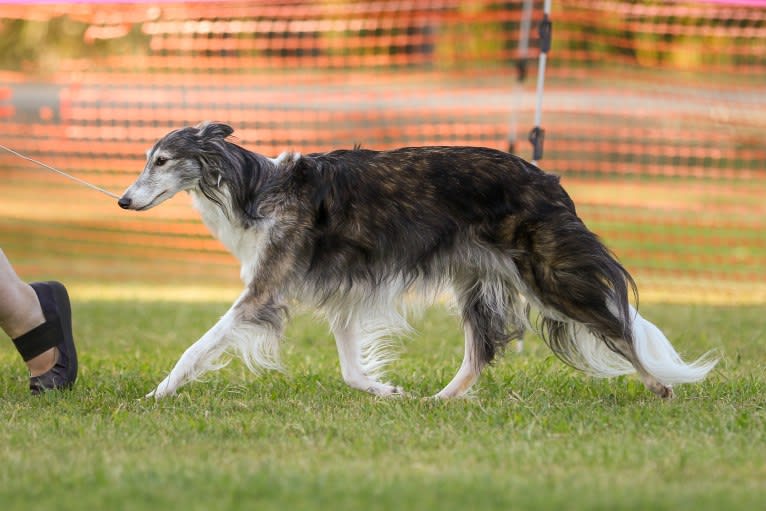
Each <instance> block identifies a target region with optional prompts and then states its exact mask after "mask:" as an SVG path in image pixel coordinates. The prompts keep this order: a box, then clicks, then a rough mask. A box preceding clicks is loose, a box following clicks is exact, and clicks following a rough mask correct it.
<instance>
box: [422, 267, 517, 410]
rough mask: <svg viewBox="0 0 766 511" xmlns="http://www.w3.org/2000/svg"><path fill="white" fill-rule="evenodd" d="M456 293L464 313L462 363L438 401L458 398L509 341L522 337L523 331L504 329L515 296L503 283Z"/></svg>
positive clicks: (476, 284)
mask: <svg viewBox="0 0 766 511" xmlns="http://www.w3.org/2000/svg"><path fill="white" fill-rule="evenodd" d="M456 287H458V286H456ZM456 291H457V293H458V300H459V302H460V305H461V307H462V310H463V312H462V314H463V329H464V331H465V349H464V354H463V362H462V364H461V365H460V369H458V372H457V374H455V376H454V378H452V381H450V382H449V383H448V384H447V386H446V387H444V388H443V389H442V390H441V391H440V392H439V393H438V394H436V397H437V398H452V397H460V396H462V395H464V394H465V393H466V392H468V390H469V389H470V388H471V386H473V384H474V383H475V382H476V380H477V379H478V378H479V374H480V373H481V371H482V369H483V368H484V366H486V365H487V364H489V363H490V362H492V360H493V359H494V358H495V356H496V355H497V354H498V353H499V352H501V351H502V350H503V348H504V347H505V345H506V344H507V343H508V341H509V340H510V338H511V337H512V336H519V338H520V335H521V334H522V333H523V328H519V331H518V332H514V333H510V332H508V329H507V322H508V317H507V314H508V313H509V312H510V309H514V307H511V305H512V302H513V300H515V299H516V298H515V297H516V296H517V294H516V293H515V292H509V288H508V286H506V285H504V284H503V283H487V282H481V281H472V282H469V283H467V285H464V286H460V288H458V289H456ZM514 322H516V318H514Z"/></svg>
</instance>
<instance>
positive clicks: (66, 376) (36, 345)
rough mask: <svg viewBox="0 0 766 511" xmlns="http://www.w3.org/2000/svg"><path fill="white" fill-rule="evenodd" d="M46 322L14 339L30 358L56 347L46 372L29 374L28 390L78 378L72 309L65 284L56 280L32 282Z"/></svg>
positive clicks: (65, 385) (58, 386)
mask: <svg viewBox="0 0 766 511" xmlns="http://www.w3.org/2000/svg"><path fill="white" fill-rule="evenodd" d="M30 285H31V286H32V289H34V290H35V293H36V294H37V299H38V300H39V301H40V307H41V308H42V310H43V315H44V316H45V323H43V324H42V325H39V326H37V327H35V328H33V329H32V330H30V331H29V332H27V333H25V334H24V335H22V336H21V337H18V338H16V339H14V340H13V342H14V344H16V349H17V350H18V351H19V353H21V356H22V358H23V359H24V360H25V361H27V360H30V359H32V358H34V357H36V356H38V355H40V354H42V353H44V352H46V351H48V350H49V349H51V348H57V351H58V353H57V357H56V363H55V364H54V365H53V367H52V368H51V369H50V370H49V371H48V372H46V373H43V374H41V375H39V376H32V377H30V378H29V390H31V391H32V394H35V395H36V394H40V393H42V392H45V391H46V390H53V389H66V388H70V387H71V386H72V385H74V382H75V380H76V379H77V351H76V350H75V347H74V338H73V337H72V310H71V306H70V304H69V295H68V294H67V292H66V288H65V287H64V286H63V285H62V284H61V283H59V282H33V283H32V284H30Z"/></svg>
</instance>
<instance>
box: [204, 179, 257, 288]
mask: <svg viewBox="0 0 766 511" xmlns="http://www.w3.org/2000/svg"><path fill="white" fill-rule="evenodd" d="M190 193H191V197H192V204H193V205H194V207H195V208H196V209H197V211H199V212H200V216H201V217H202V222H203V223H204V224H205V226H206V227H207V228H208V229H209V230H210V232H211V233H212V234H213V236H215V237H216V238H217V239H218V240H220V241H221V243H223V245H224V246H225V247H226V248H227V249H228V250H229V252H231V253H232V254H233V255H234V257H236V258H237V259H238V260H239V262H240V265H241V268H240V278H241V279H242V281H243V282H244V283H245V284H248V283H250V281H251V280H252V279H253V276H255V273H256V272H257V271H258V266H259V264H260V260H261V256H262V254H263V248H264V247H265V245H266V242H267V239H268V227H261V228H256V227H251V228H248V229H245V228H243V227H242V226H241V225H240V224H239V223H238V222H237V217H236V215H234V214H230V215H229V216H226V214H225V213H224V211H223V210H222V209H221V207H220V206H219V205H218V204H215V203H213V202H211V201H210V200H209V199H208V198H207V197H205V196H204V195H203V194H202V193H200V192H197V191H196V190H194V191H192V192H190ZM224 194H225V198H224V201H223V203H224V206H225V207H228V204H229V203H228V193H226V192H225V191H224Z"/></svg>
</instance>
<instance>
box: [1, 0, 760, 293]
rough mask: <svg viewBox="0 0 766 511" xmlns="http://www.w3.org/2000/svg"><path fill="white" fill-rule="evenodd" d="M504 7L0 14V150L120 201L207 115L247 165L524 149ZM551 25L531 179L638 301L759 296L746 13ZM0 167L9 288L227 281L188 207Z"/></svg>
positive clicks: (511, 13)
mask: <svg viewBox="0 0 766 511" xmlns="http://www.w3.org/2000/svg"><path fill="white" fill-rule="evenodd" d="M524 3H525V0H512V1H489V0H484V1H458V0H425V1H422V2H401V1H388V0H379V1H371V2H362V1H341V0H333V1H328V2H311V1H298V0H267V1H260V2H193V3H168V2H157V3H143V2H142V3H116V4H104V3H92V4H88V3H84V4H83V3H77V4H66V5H64V4H62V5H56V4H41V5H34V4H33V5H15V4H6V5H2V4H0V41H2V42H0V140H1V141H2V143H3V144H5V145H8V146H10V147H12V148H14V149H16V150H17V151H21V152H23V153H25V154H28V155H30V156H32V157H35V158H37V159H40V160H42V161H45V162H46V163H49V164H51V165H54V166H56V167H58V168H61V169H62V170H65V171H67V172H70V173H73V174H75V175H77V176H79V177H81V178H84V179H87V180H89V181H91V182H93V183H95V184H97V185H99V186H102V187H106V188H108V189H111V190H113V191H115V192H118V193H119V192H120V191H121V190H123V189H124V188H125V187H127V186H128V185H129V184H130V183H131V182H132V180H133V179H134V178H135V176H136V175H137V174H138V172H140V170H141V169H142V168H143V160H144V154H145V151H146V149H148V148H149V147H150V146H151V145H152V143H153V142H154V141H155V140H156V139H157V138H158V137H160V136H161V135H163V134H164V133H166V132H167V131H169V130H171V129H174V128H177V127H180V126H184V125H190V124H196V123H198V122H199V121H201V120H205V119H210V120H219V121H225V122H229V123H231V124H232V125H234V126H235V128H236V133H235V134H236V136H237V137H238V138H239V141H240V143H242V144H243V145H245V146H246V147H248V148H250V149H252V150H255V151H258V152H262V153H264V154H267V155H276V154H278V153H280V152H282V151H283V150H286V149H293V150H298V151H301V152H312V151H326V150H331V149H335V148H347V147H351V146H352V145H354V144H355V143H361V144H362V145H363V146H365V147H369V148H376V149H382V148H391V147H397V146H403V145H426V144H447V145H458V144H459V145H482V146H489V147H494V148H498V149H502V150H507V149H508V148H509V145H512V146H513V148H514V150H515V152H517V153H519V154H520V155H521V156H524V157H526V158H530V157H531V146H530V145H529V143H528V142H527V141H526V133H527V132H528V131H529V129H530V128H531V127H532V118H533V109H534V104H535V96H534V91H535V83H534V78H535V75H536V62H537V56H538V50H537V48H538V43H537V40H536V39H537V31H536V29H535V27H536V26H537V23H538V22H539V21H540V19H541V17H542V12H541V11H542V2H541V1H534V2H531V7H532V9H531V24H532V27H533V29H532V31H531V35H530V40H529V51H528V53H527V54H526V55H524V54H523V52H522V50H520V44H519V43H520V38H521V37H522V34H523V30H522V26H523V22H524V19H525V9H524ZM552 21H553V47H552V50H551V52H550V54H549V59H548V67H547V74H546V85H545V95H544V99H543V123H542V124H543V127H544V128H545V129H546V138H545V153H544V157H543V159H542V160H541V161H540V162H539V164H540V166H541V167H542V168H544V169H545V170H548V171H551V172H555V173H558V174H560V175H562V176H563V183H564V185H565V186H566V187H567V189H568V190H569V191H570V193H571V194H572V196H573V198H574V199H575V202H576V203H577V204H578V211H579V212H580V214H581V216H582V217H583V218H584V219H585V221H586V222H587V223H588V224H589V225H590V226H591V227H592V228H593V230H595V231H596V232H598V233H599V234H600V235H602V237H604V238H605V240H606V241H607V242H608V244H609V245H610V246H611V247H612V248H613V249H614V251H615V252H616V253H617V255H618V257H620V259H621V260H622V261H623V262H624V263H625V264H626V265H627V266H628V268H629V269H630V270H631V271H632V272H633V273H634V274H635V276H636V278H637V280H638V282H639V285H640V287H642V288H643V289H648V290H649V292H650V293H651V292H655V291H657V290H663V289H664V290H667V291H671V292H674V291H676V290H678V289H682V288H683V289H686V290H687V291H688V292H687V293H686V294H685V296H690V295H689V293H691V295H694V294H695V293H699V294H702V295H706V294H709V293H717V294H718V295H719V296H726V297H728V298H731V299H732V300H745V299H747V300H766V235H764V228H765V227H766V206H764V200H763V197H764V196H765V195H766V144H764V135H763V134H764V132H766V1H761V0H739V2H737V1H736V0H735V1H732V2H728V1H723V0H718V1H710V2H675V1H656V0H645V1H631V2H628V1H620V0H561V1H554V4H553V13H552ZM520 69H526V71H527V72H526V73H525V75H526V78H523V76H524V74H522V75H520ZM520 78H522V79H520ZM517 138H518V140H516V139H517ZM0 172H2V180H1V181H0V247H2V248H3V250H4V251H5V252H6V253H7V254H8V255H9V256H10V257H11V258H12V260H13V262H14V263H15V264H16V265H17V267H18V269H19V271H20V272H21V273H22V274H25V275H33V276H51V277H57V278H70V279H74V280H82V281H97V282H108V281H113V282H124V281H126V280H129V281H139V282H140V281H145V282H168V283H171V282H179V281H184V280H189V279H194V282H215V283H222V282H224V283H232V284H233V283H236V276H237V273H238V272H237V271H236V267H237V264H236V261H234V259H233V257H232V256H230V255H229V254H227V253H226V251H225V250H224V249H223V247H222V246H221V245H220V244H219V243H218V242H217V241H215V240H212V239H211V238H210V236H209V234H208V233H207V231H206V230H205V229H204V227H202V226H201V224H200V222H199V220H198V219H197V217H196V215H195V213H194V212H193V211H192V210H191V208H190V207H189V204H188V199H187V198H186V197H178V198H176V199H173V200H172V201H170V202H168V203H166V204H164V205H163V206H162V207H160V208H158V209H157V210H152V211H149V212H146V213H142V214H137V213H128V212H124V211H122V210H120V209H119V208H118V207H117V206H116V204H115V203H114V201H112V200H110V199H107V198H106V197H104V196H100V195H98V194H96V193H95V192H93V191H91V190H88V189H86V188H82V187H79V186H78V185H76V184H74V183H70V182H68V181H65V180H64V179H63V178H61V177H60V176H57V175H55V174H51V173H49V172H47V171H44V170H41V169H37V168H34V167H32V166H31V165H30V164H29V163H27V162H24V161H22V160H19V159H15V158H14V157H12V156H10V155H6V154H0ZM663 297H665V298H670V297H671V296H670V295H667V294H666V295H663Z"/></svg>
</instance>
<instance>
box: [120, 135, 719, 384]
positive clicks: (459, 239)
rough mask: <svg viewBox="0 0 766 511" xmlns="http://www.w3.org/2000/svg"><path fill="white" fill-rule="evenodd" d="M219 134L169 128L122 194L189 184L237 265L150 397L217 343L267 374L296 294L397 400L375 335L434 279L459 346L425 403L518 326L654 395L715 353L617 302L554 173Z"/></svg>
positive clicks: (132, 203)
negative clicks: (685, 348)
mask: <svg viewBox="0 0 766 511" xmlns="http://www.w3.org/2000/svg"><path fill="white" fill-rule="evenodd" d="M233 131H234V130H233V129H232V128H231V126H229V125H227V124H222V123H215V122H203V123H201V124H199V125H197V126H194V127H185V128H182V129H178V130H175V131H172V132H170V133H168V134H167V135H165V136H164V137H163V138H161V139H160V140H159V141H158V142H157V143H156V144H155V145H154V146H153V147H152V148H151V149H150V150H149V151H148V152H147V162H146V166H145V168H144V170H143V172H142V173H141V174H140V175H139V176H138V178H137V180H136V181H135V183H133V184H132V185H131V186H130V187H129V188H128V189H127V190H126V191H125V193H124V194H123V195H122V197H120V199H119V201H118V203H119V206H120V207H122V208H124V209H131V210H136V211H143V210H147V209H149V208H153V207H155V206H157V205H159V204H160V203H162V202H164V201H165V200H167V199H169V198H171V197H173V196H174V195H175V194H176V193H178V192H181V191H186V192H188V193H190V194H191V197H192V200H193V204H194V206H195V207H196V208H197V209H198V210H199V212H200V214H201V216H202V220H203V222H204V223H205V225H206V226H207V227H208V228H209V229H210V231H211V232H212V233H213V235H215V236H216V237H217V238H218V239H219V240H220V241H221V242H222V243H223V244H224V245H225V246H226V248H227V249H228V250H230V251H231V252H232V253H233V254H234V255H235V256H236V257H237V259H238V260H239V261H240V263H241V273H240V276H241V278H242V281H243V282H244V285H245V286H244V291H242V293H241V295H240V296H239V298H238V299H237V300H236V301H235V302H234V304H233V305H232V306H231V308H230V309H229V310H228V311H227V312H226V313H225V314H224V315H223V316H222V317H221V319H220V320H219V321H218V322H217V323H216V324H215V325H214V326H213V327H212V328H211V329H210V330H209V331H208V332H206V333H205V334H204V335H203V336H202V337H201V338H200V339H199V340H198V341H197V342H195V343H194V344H193V345H192V346H190V347H189V348H188V349H187V350H186V351H185V352H184V353H183V355H182V356H181V358H180V359H179V360H178V362H177V363H176V365H175V367H174V368H173V369H172V371H171V372H170V374H169V375H168V376H167V377H166V378H165V379H164V380H163V381H162V382H161V383H160V384H159V385H157V387H156V388H155V389H154V390H153V391H152V392H151V393H150V394H149V396H154V397H155V398H161V397H163V396H168V395H172V394H174V393H176V391H177V390H178V389H179V387H181V386H182V385H184V384H185V383H187V382H189V381H192V380H194V379H196V378H198V377H199V376H200V375H201V374H203V373H204V372H206V371H209V370H212V369H217V368H218V367H220V366H221V365H222V362H221V360H224V359H225V355H227V354H230V353H234V354H236V355H239V356H241V358H242V359H243V361H244V362H245V364H246V365H247V366H248V367H249V368H250V369H251V370H253V371H257V370H259V369H263V368H267V369H279V368H281V365H280V360H279V343H280V338H281V336H282V332H283V327H284V324H285V320H286V314H287V311H288V307H287V304H289V303H291V301H294V300H296V299H297V300H299V301H302V302H304V303H307V304H308V305H310V306H313V307H315V308H316V309H317V311H319V312H320V313H321V314H322V315H324V316H325V317H326V318H327V320H328V322H329V325H330V328H331V330H332V333H333V335H334V337H335V343H336V346H337V350H338V355H339V358H340V370H341V375H342V377H343V380H344V381H345V382H346V383H347V384H348V385H349V386H351V387H353V388H355V389H360V390H364V391H367V392H370V393H372V394H375V395H378V396H392V395H398V394H402V393H403V390H402V389H401V388H400V387H398V386H395V385H392V384H390V383H386V382H384V381H382V373H383V369H384V366H385V365H386V363H387V362H389V361H390V358H391V355H390V350H388V349H387V342H386V341H387V338H388V336H389V334H390V333H391V332H392V331H397V330H401V329H406V318H405V314H404V312H403V310H402V307H401V305H402V303H403V298H404V297H405V295H408V296H410V295H412V294H416V295H419V296H426V297H427V296H435V293H439V292H440V290H443V289H446V288H451V290H452V292H453V293H454V296H455V300H456V303H457V306H458V308H459V310H460V313H461V315H462V324H463V329H464V333H465V351H464V358H463V361H462V364H461V366H460V368H459V369H458V371H457V373H456V375H455V376H454V378H453V379H452V380H451V381H450V382H449V383H448V384H447V385H446V387H444V388H443V389H442V390H441V391H440V392H439V393H438V394H437V395H436V397H438V398H453V397H459V396H462V395H464V394H465V393H466V392H467V391H468V390H469V389H470V388H471V386H472V385H473V384H474V383H475V382H476V380H477V378H478V377H479V374H480V373H481V371H482V369H483V368H484V367H485V366H486V365H487V364H489V363H490V362H492V361H493V360H494V359H495V358H496V357H497V356H498V355H499V354H500V353H501V352H502V351H503V349H504V347H505V346H506V345H507V344H508V342H509V340H512V339H520V338H521V337H522V336H523V335H524V333H525V331H527V330H528V329H532V330H533V331H535V332H536V333H537V334H538V335H539V336H540V337H541V338H542V339H543V340H544V341H545V342H546V344H547V345H548V346H549V347H550V349H551V350H552V351H553V353H554V354H555V355H556V356H558V357H559V358H560V359H562V360H563V361H564V362H565V363H567V364H569V365H571V366H573V367H575V368H577V369H580V370H582V371H585V372H586V373H588V374H591V375H594V376H598V377H612V376H617V375H622V374H628V373H634V372H635V373H637V374H638V377H639V378H640V379H641V381H642V382H643V384H644V385H645V386H646V387H647V388H648V389H649V390H651V391H652V392H653V393H655V394H656V395H658V396H660V397H663V398H669V397H671V396H672V395H673V391H672V386H673V385H674V384H680V383H688V382H696V381H699V380H701V379H703V378H704V377H705V376H706V375H707V373H708V372H709V371H710V370H711V369H712V368H713V367H714V365H715V364H716V362H717V361H716V360H715V359H714V358H713V357H711V356H709V355H703V356H702V357H700V358H699V359H698V360H697V361H695V362H692V363H686V362H684V361H683V360H682V359H681V357H680V356H679V355H678V353H677V352H676V350H675V349H674V348H673V346H672V345H671V344H670V342H669V341H668V340H667V338H666V337H665V336H664V335H663V333H662V332H661V331H660V330H659V329H658V328H657V327H656V326H655V325H653V324H652V323H650V322H649V321H647V320H646V319H644V318H643V317H642V316H641V315H640V314H639V313H638V311H637V310H636V309H635V308H634V307H633V306H632V305H631V303H630V297H631V295H634V296H635V297H636V298H637V289H636V285H635V283H634V281H633V279H632V278H631V276H630V275H629V273H628V272H627V271H626V269H625V268H624V267H623V266H622V265H621V264H620V263H619V262H618V261H617V260H616V258H615V257H614V255H613V254H612V253H611V252H610V251H609V250H608V249H607V248H606V247H605V245H604V244H603V243H602V242H601V241H600V240H599V238H598V237H597V236H596V235H595V234H594V233H592V232H591V231H590V230H589V229H588V228H587V227H586V226H585V224H584V223H583V221H582V220H581V219H580V218H579V217H578V216H577V213H576V211H575V205H574V203H573V202H572V200H571V198H570V197H569V195H568V194H567V193H566V191H565V190H564V189H563V187H562V186H561V184H560V182H559V178H558V177H557V176H555V175H552V174H548V173H546V172H543V171H542V170H540V169H539V168H538V167H537V166H535V165H533V164H531V163H528V162H526V161H525V160H523V159H521V158H519V157H517V156H514V155H512V154H509V153H504V152H501V151H497V150H493V149H488V148H479V147H446V146H445V147H408V148H402V149H396V150H391V151H373V150H367V149H361V148H359V147H357V146H355V147H354V148H353V149H348V150H336V151H332V152H327V153H317V154H307V155H302V154H300V153H295V152H285V153H282V154H281V155H280V156H278V157H277V158H268V157H266V156H263V155H261V154H257V153H254V152H251V151H249V150H247V149H245V148H243V147H241V146H240V145H238V144H235V143H233V142H232V141H230V136H231V135H232V133H233ZM532 311H534V313H533V312H532Z"/></svg>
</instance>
